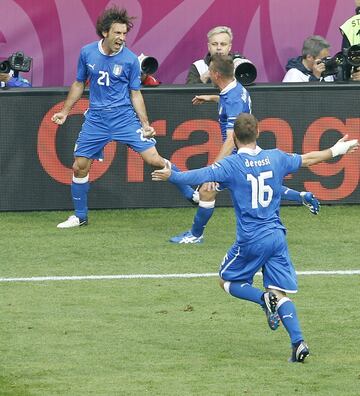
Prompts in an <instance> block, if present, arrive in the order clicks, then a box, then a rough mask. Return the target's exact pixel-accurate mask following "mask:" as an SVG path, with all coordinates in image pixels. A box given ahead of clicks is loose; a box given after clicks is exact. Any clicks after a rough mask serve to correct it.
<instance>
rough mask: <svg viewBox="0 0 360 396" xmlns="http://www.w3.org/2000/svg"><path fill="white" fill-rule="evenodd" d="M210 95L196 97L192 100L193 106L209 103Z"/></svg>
mask: <svg viewBox="0 0 360 396" xmlns="http://www.w3.org/2000/svg"><path fill="white" fill-rule="evenodd" d="M211 101H212V100H211V95H196V96H194V97H193V99H192V104H193V105H200V104H203V103H205V102H211Z"/></svg>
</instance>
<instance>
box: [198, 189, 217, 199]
mask: <svg viewBox="0 0 360 396" xmlns="http://www.w3.org/2000/svg"><path fill="white" fill-rule="evenodd" d="M199 196H200V200H201V201H208V202H209V201H215V198H216V191H206V190H205V188H204V187H203V186H202V187H201V188H200V190H199Z"/></svg>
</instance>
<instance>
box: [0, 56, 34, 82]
mask: <svg viewBox="0 0 360 396" xmlns="http://www.w3.org/2000/svg"><path fill="white" fill-rule="evenodd" d="M31 63H32V58H30V57H29V56H25V55H24V53H23V52H21V51H18V52H15V53H13V54H12V55H10V56H9V57H8V58H7V59H5V60H4V61H2V62H0V87H1V88H5V87H18V88H19V87H20V88H29V87H31V84H30V83H29V81H28V80H26V79H25V78H22V77H19V72H28V71H29V70H30V68H31Z"/></svg>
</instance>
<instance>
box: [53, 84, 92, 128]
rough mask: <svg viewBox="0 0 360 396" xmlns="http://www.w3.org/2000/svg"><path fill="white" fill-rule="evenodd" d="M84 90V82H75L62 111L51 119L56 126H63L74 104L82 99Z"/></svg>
mask: <svg viewBox="0 0 360 396" xmlns="http://www.w3.org/2000/svg"><path fill="white" fill-rule="evenodd" d="M84 89H85V83H84V82H81V81H75V82H73V84H72V85H71V88H70V91H69V93H68V96H67V98H66V100H65V103H64V106H63V108H62V110H61V111H60V112H58V113H55V114H54V115H53V116H52V117H51V121H53V122H55V124H58V125H62V124H63V123H64V122H65V121H66V118H67V116H68V114H69V113H70V110H71V109H72V107H73V106H74V104H75V103H76V102H77V101H78V100H79V99H80V98H81V96H82V94H83V92H84Z"/></svg>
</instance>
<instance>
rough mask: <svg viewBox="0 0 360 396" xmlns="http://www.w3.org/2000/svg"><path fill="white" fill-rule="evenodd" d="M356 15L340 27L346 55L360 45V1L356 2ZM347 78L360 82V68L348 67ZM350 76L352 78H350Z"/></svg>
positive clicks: (342, 48) (343, 49)
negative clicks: (352, 47)
mask: <svg viewBox="0 0 360 396" xmlns="http://www.w3.org/2000/svg"><path fill="white" fill-rule="evenodd" d="M355 7H356V9H355V15H353V16H352V17H351V18H349V19H347V20H346V21H345V22H344V23H343V24H342V25H341V26H340V27H339V29H340V32H341V34H342V36H343V40H342V45H341V50H342V52H343V53H344V52H345V53H346V52H347V51H348V50H349V48H350V47H351V46H353V45H359V44H360V0H355ZM346 68H347V70H346V72H345V73H346V75H347V78H350V80H352V81H360V68H358V67H351V65H347V66H346ZM349 76H350V77H349Z"/></svg>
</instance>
